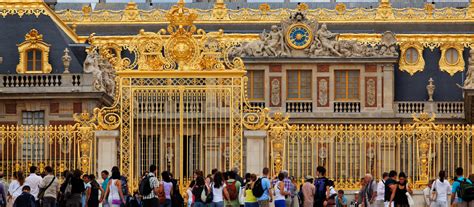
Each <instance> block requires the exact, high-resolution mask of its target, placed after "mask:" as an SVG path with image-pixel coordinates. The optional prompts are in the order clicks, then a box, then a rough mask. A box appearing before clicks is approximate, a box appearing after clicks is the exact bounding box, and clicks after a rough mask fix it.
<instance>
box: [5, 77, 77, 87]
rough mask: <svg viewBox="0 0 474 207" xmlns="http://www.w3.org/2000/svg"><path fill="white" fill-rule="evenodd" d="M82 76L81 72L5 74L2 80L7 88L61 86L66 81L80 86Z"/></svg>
mask: <svg viewBox="0 0 474 207" xmlns="http://www.w3.org/2000/svg"><path fill="white" fill-rule="evenodd" d="M63 76H64V77H63ZM81 76H82V75H81V74H67V75H65V74H18V75H4V76H3V77H2V79H1V80H2V81H3V82H2V86H3V87H5V88H10V87H15V88H16V87H60V86H63V85H64V84H66V83H70V84H71V85H72V86H80V85H81ZM63 83H64V84H63Z"/></svg>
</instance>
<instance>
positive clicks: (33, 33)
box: [25, 29, 43, 41]
mask: <svg viewBox="0 0 474 207" xmlns="http://www.w3.org/2000/svg"><path fill="white" fill-rule="evenodd" d="M25 40H26V41H43V35H42V34H39V32H38V30H36V29H32V30H30V32H28V34H26V35H25Z"/></svg>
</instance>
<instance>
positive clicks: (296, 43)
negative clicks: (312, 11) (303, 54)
mask: <svg viewBox="0 0 474 207" xmlns="http://www.w3.org/2000/svg"><path fill="white" fill-rule="evenodd" d="M286 39H287V42H288V44H289V45H290V47H292V48H295V49H304V48H306V47H308V46H309V45H310V44H311V42H312V40H313V33H312V31H311V30H310V29H309V28H308V27H307V26H306V25H304V24H296V25H293V26H291V27H290V28H289V29H288V32H287V34H286Z"/></svg>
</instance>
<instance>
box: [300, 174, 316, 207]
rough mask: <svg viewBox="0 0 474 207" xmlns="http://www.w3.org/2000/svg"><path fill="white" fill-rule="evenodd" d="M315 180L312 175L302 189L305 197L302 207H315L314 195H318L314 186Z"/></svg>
mask: <svg viewBox="0 0 474 207" xmlns="http://www.w3.org/2000/svg"><path fill="white" fill-rule="evenodd" d="M313 181H314V178H313V177H312V176H310V175H308V176H306V177H305V182H304V184H303V186H302V187H301V188H300V189H301V191H302V193H300V194H302V195H303V206H301V207H313V204H314V195H315V194H316V187H315V186H314V185H313Z"/></svg>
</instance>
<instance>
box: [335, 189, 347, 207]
mask: <svg viewBox="0 0 474 207" xmlns="http://www.w3.org/2000/svg"><path fill="white" fill-rule="evenodd" d="M336 207H347V198H346V196H344V191H343V190H338V191H337V197H336Z"/></svg>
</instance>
